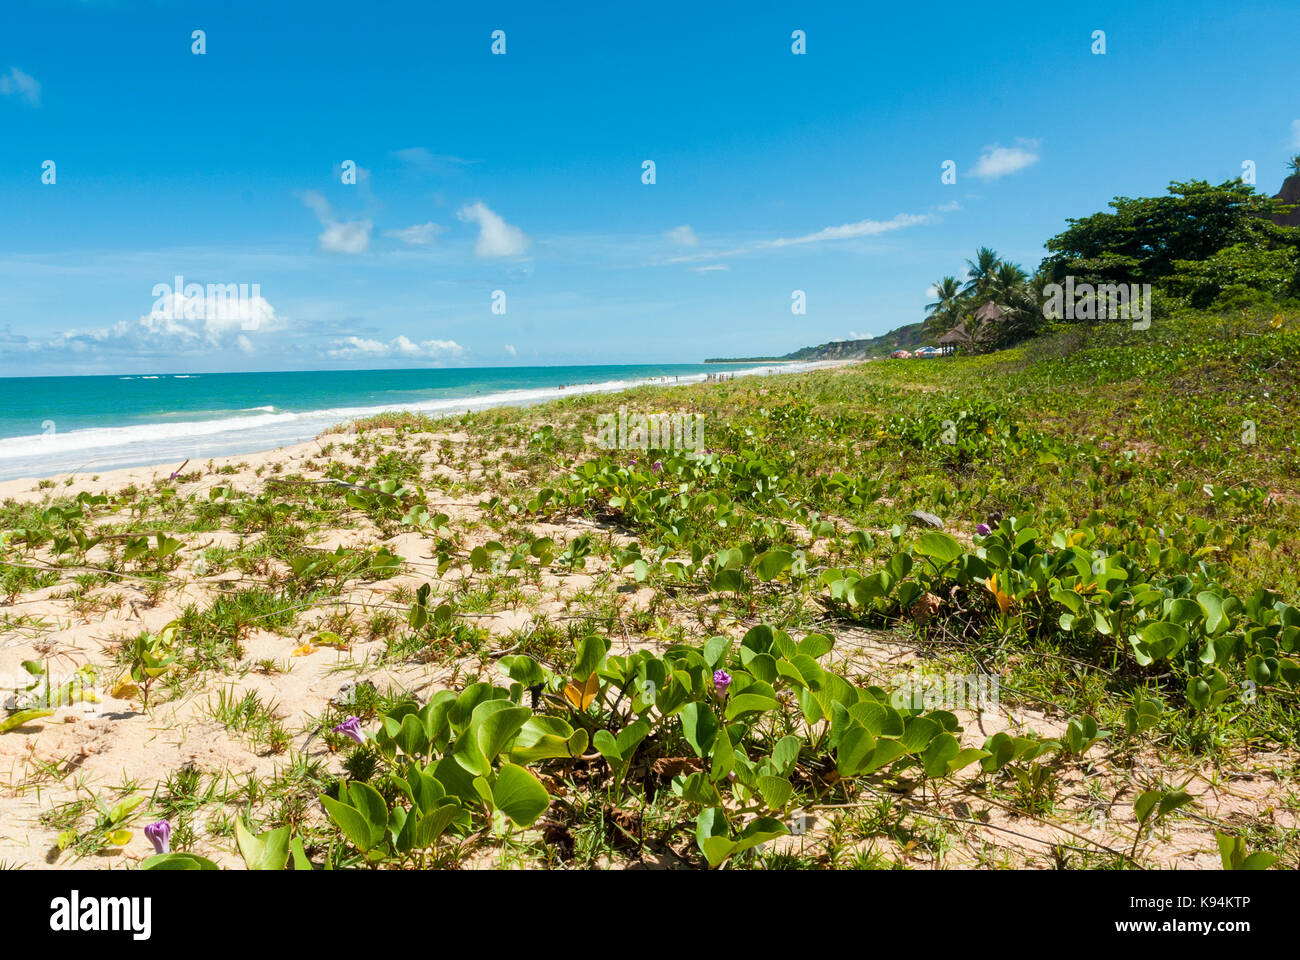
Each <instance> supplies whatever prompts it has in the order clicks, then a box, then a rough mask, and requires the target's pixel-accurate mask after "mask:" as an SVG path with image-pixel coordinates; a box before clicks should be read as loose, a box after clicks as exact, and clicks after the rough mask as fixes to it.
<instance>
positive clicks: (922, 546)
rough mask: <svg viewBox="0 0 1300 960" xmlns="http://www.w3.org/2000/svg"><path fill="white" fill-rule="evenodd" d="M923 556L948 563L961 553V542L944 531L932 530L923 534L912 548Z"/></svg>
mask: <svg viewBox="0 0 1300 960" xmlns="http://www.w3.org/2000/svg"><path fill="white" fill-rule="evenodd" d="M912 549H913V550H914V551H915V552H917V553H919V554H920V555H921V556H923V557H930V558H931V559H933V560H937V561H939V563H941V564H949V563H952V562H953V561H954V560H956V559H957V558H958V557H960V556H961V555H962V548H961V544H960V543H958V542H957V541H956V540H954V539H953V538H952V537H950V536H948V534H946V533H938V532H932V533H927V534H923V535H922V536H921V537H920V539H918V540H917V541H916V545H915V546H914V547H913V548H912Z"/></svg>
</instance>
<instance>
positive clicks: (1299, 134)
mask: <svg viewBox="0 0 1300 960" xmlns="http://www.w3.org/2000/svg"><path fill="white" fill-rule="evenodd" d="M1291 146H1293V147H1295V148H1297V149H1300V120H1292V121H1291Z"/></svg>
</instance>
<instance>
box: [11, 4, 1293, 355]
mask: <svg viewBox="0 0 1300 960" xmlns="http://www.w3.org/2000/svg"><path fill="white" fill-rule="evenodd" d="M5 18H6V23H5V29H4V31H3V32H2V33H0V376H21V375H32V374H81V373H126V372H144V373H147V372H187V371H190V372H210V371H222V370H274V369H317V368H329V367H340V368H348V367H364V368H373V367H380V366H420V365H440V364H471V365H486V366H490V365H506V364H516V363H519V364H524V363H526V364H542V363H598V362H608V363H638V362H671V361H680V362H693V361H698V360H700V359H702V358H704V357H706V356H720V355H721V356H736V355H760V354H780V353H786V352H788V351H790V350H793V349H796V348H798V347H800V346H804V345H807V344H814V343H820V342H824V341H826V340H832V339H845V338H849V337H851V336H854V335H865V336H870V335H875V334H879V333H882V332H884V331H886V330H889V329H891V328H893V327H895V326H898V325H900V324H903V323H910V322H913V321H916V320H919V319H920V318H921V316H922V312H923V305H924V304H925V303H926V301H927V299H928V297H927V288H928V287H929V285H930V284H931V283H932V282H933V281H935V280H936V279H938V278H939V277H941V276H943V275H944V274H947V273H954V274H955V273H959V272H960V270H961V268H962V266H963V260H964V259H965V258H967V257H969V256H972V254H973V251H974V249H975V248H976V247H977V246H980V245H988V246H991V247H993V248H995V249H996V250H998V251H999V252H1000V253H1001V254H1003V255H1004V256H1006V257H1009V258H1011V259H1013V260H1016V261H1019V262H1021V263H1023V264H1024V265H1025V266H1026V267H1029V268H1032V267H1033V266H1034V265H1036V264H1037V262H1038V261H1039V259H1040V258H1041V257H1042V256H1043V253H1044V250H1043V246H1042V244H1043V241H1044V240H1046V239H1047V238H1048V237H1050V236H1051V235H1053V234H1054V233H1056V232H1058V231H1059V230H1060V229H1062V227H1063V226H1064V222H1065V219H1066V218H1067V217H1071V216H1083V215H1087V214H1089V213H1091V212H1094V211H1096V210H1098V209H1102V208H1103V207H1104V206H1105V204H1106V202H1107V201H1108V200H1109V199H1110V198H1111V197H1112V196H1115V195H1129V196H1137V195H1150V194H1153V193H1160V192H1163V190H1164V188H1165V186H1166V184H1167V183H1168V182H1169V181H1170V180H1175V179H1192V178H1204V179H1208V180H1211V181H1214V182H1220V181H1222V180H1226V179H1228V178H1230V177H1235V176H1239V175H1240V174H1241V171H1242V162H1243V161H1245V160H1252V161H1254V162H1255V163H1256V164H1257V169H1258V174H1257V175H1258V178H1259V186H1260V188H1261V189H1262V190H1266V191H1267V192H1268V193H1270V194H1271V193H1274V192H1276V190H1277V188H1278V186H1279V185H1280V182H1281V179H1282V175H1283V164H1284V161H1285V159H1286V158H1287V157H1288V156H1290V155H1291V154H1292V153H1295V152H1297V150H1300V98H1298V97H1297V91H1298V90H1300V67H1298V66H1297V63H1298V61H1297V59H1296V56H1295V49H1294V43H1295V38H1296V36H1298V35H1300V5H1297V4H1296V3H1295V0H1278V2H1249V0H1243V2H1237V3H1230V4H1224V3H1222V2H1203V0H1179V2H1177V3H1175V2H1159V3H1156V2H1147V3H1142V2H1136V3H1134V2H1131V0H1129V2H1116V3H1079V4H1068V5H1066V4H1060V5H1057V4H1043V3H1032V4H1030V3H1023V4H1022V3H999V4H996V5H990V4H969V3H960V4H958V3H952V4H949V3H943V2H936V3H927V4H897V5H879V4H865V3H847V2H846V3H839V4H821V3H765V2H756V0H749V2H744V3H726V2H709V3H699V2H690V3H685V2H675V0H654V2H651V3H645V4H608V3H591V4H586V3H566V4H556V3H547V4H541V3H536V2H532V3H471V2H463V3H462V2H438V3H424V2H421V3H414V2H407V3H397V2H391V0H372V2H369V3H364V4H358V3H353V2H348V3H334V2H332V0H311V2H296V0H288V2H283V0H278V2H275V3H269V2H244V0H223V2H220V3H217V2H211V3H190V2H182V0H174V2H167V0H116V2H112V0H6V10H5ZM195 30H203V31H204V34H205V37H204V39H205V44H206V52H205V53H203V54H202V55H196V54H195V53H193V52H192V46H193V44H194V40H193V39H192V34H193V31H195ZM495 30H502V31H504V32H505V38H506V39H505V43H506V52H505V54H504V55H494V54H493V53H492V52H491V46H492V33H493V31H495ZM795 30H802V31H804V32H805V35H806V51H807V52H806V53H805V54H803V55H796V54H794V53H793V52H792V49H791V47H792V43H793V41H792V38H791V34H792V33H793V31H795ZM1095 30H1104V31H1105V33H1106V53H1105V54H1104V55H1095V54H1093V53H1092V52H1091V48H1092V45H1093V40H1092V34H1093V31H1095ZM47 160H52V161H54V164H55V167H54V174H55V182H54V183H53V184H47V183H42V172H43V166H42V165H43V164H44V163H45V161H47ZM646 160H652V161H653V162H654V163H655V181H656V182H655V183H654V184H652V185H651V184H645V183H643V182H642V173H643V162H644V161H646ZM946 160H952V161H954V162H955V163H956V169H957V182H956V183H955V184H944V183H942V182H941V174H942V164H943V162H944V161H946ZM345 161H352V162H353V163H354V164H355V165H356V167H357V168H358V179H357V182H356V183H355V184H344V183H342V182H341V180H342V175H343V167H342V165H343V164H344V162H345ZM178 275H179V276H183V277H184V279H185V282H186V283H187V284H188V283H199V284H208V283H220V284H228V283H249V284H253V283H256V284H257V285H258V289H259V292H260V296H261V298H262V300H261V301H258V302H256V303H254V304H252V305H251V306H247V307H246V308H245V309H246V311H247V313H240V314H239V315H237V316H236V315H234V314H222V315H220V316H210V315H200V316H198V317H195V318H188V319H187V318H185V317H184V316H183V315H182V316H181V317H179V318H178V319H173V320H170V321H161V320H159V319H158V318H157V317H153V316H151V313H153V312H154V311H155V308H156V301H157V300H158V297H157V295H156V294H155V287H156V286H157V285H158V284H171V283H172V282H173V278H174V277H176V276H178ZM497 290H500V291H504V293H505V313H504V314H500V313H493V311H492V305H493V291H497ZM795 290H802V291H804V292H805V295H806V304H807V307H806V313H804V314H802V315H797V314H794V313H792V311H791V303H792V292H793V291H795ZM248 316H255V317H256V324H255V328H253V327H254V325H253V324H250V323H249V322H248Z"/></svg>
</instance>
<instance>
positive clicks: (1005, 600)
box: [984, 573, 1011, 613]
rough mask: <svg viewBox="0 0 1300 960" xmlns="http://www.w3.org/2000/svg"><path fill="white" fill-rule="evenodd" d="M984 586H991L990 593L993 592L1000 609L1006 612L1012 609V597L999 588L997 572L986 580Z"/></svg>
mask: <svg viewBox="0 0 1300 960" xmlns="http://www.w3.org/2000/svg"><path fill="white" fill-rule="evenodd" d="M984 586H986V587H988V588H989V593H991V594H993V597H994V599H996V600H997V602H998V609H999V610H1001V611H1002V612H1003V613H1006V612H1007V611H1008V610H1010V609H1011V598H1010V597H1009V596H1007V595H1006V594H1005V593H1003V592H1002V591H1001V590H1000V589H998V575H997V574H996V573H995V574H993V576H991V577H989V578H988V579H987V580H985V581H984Z"/></svg>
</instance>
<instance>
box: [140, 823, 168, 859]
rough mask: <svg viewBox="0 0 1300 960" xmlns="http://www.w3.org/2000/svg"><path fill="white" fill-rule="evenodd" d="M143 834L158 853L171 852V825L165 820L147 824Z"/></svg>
mask: <svg viewBox="0 0 1300 960" xmlns="http://www.w3.org/2000/svg"><path fill="white" fill-rule="evenodd" d="M144 835H145V836H146V837H147V838H148V839H149V842H150V843H152V844H153V848H154V850H155V851H157V852H158V853H171V852H172V825H171V824H170V823H168V822H167V821H166V820H159V821H158V822H157V823H151V824H149V826H147V827H145V828H144Z"/></svg>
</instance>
